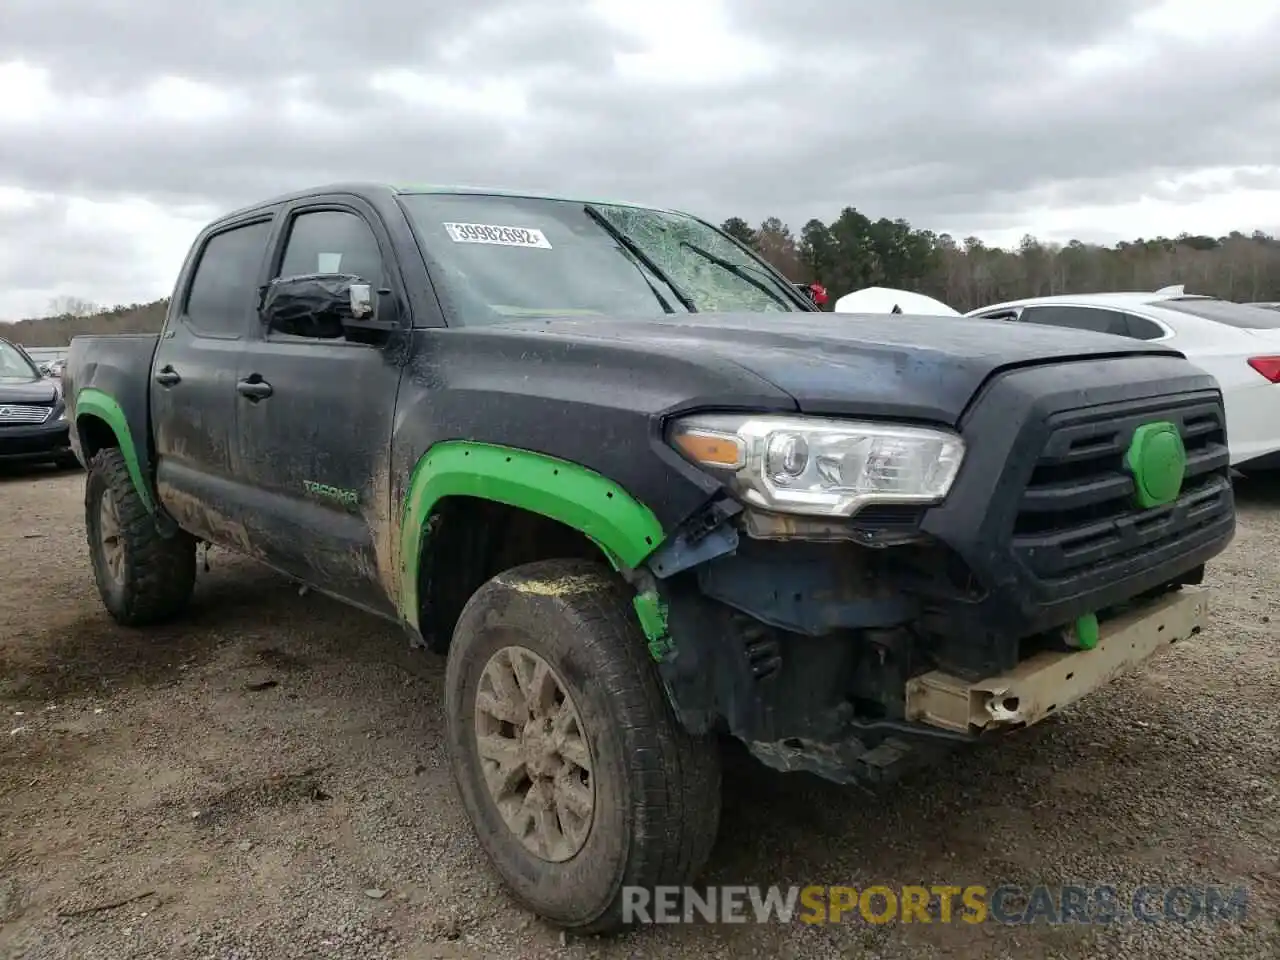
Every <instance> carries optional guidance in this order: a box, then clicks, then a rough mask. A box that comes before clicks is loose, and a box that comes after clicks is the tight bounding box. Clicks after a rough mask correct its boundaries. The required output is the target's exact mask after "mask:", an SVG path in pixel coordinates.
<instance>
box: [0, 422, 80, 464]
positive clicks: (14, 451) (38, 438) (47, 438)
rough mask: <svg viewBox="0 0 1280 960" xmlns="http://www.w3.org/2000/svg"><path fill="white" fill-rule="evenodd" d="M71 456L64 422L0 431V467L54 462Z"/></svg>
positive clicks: (16, 427)
mask: <svg viewBox="0 0 1280 960" xmlns="http://www.w3.org/2000/svg"><path fill="white" fill-rule="evenodd" d="M70 454H71V436H70V428H69V426H68V423H67V421H66V420H54V421H50V422H47V423H40V424H32V425H30V426H12V427H8V426H6V427H0V463H26V462H38V461H44V460H56V459H58V458H59V457H64V456H69V455H70Z"/></svg>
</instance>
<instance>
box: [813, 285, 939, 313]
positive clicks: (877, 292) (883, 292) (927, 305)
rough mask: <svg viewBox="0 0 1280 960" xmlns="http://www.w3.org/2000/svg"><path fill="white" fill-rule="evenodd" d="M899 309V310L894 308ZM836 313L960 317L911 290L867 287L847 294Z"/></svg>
mask: <svg viewBox="0 0 1280 960" xmlns="http://www.w3.org/2000/svg"><path fill="white" fill-rule="evenodd" d="M895 307H897V310H895V309H894V308H895ZM835 312H836V313H911V314H916V315H921V314H923V315H925V316H931V317H958V316H960V315H961V314H960V311H959V310H953V309H952V308H951V307H948V306H947V305H946V304H945V303H943V302H942V301H941V300H935V299H933V297H926V296H925V295H924V294H923V293H912V292H911V291H910V290H894V289H892V288H891V287H865V288H863V289H862V290H855V291H853V293H846V294H845V295H844V296H843V297H841V298H840V299H839V300H837V301H836V305H835Z"/></svg>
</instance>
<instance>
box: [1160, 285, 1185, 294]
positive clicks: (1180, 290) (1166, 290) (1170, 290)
mask: <svg viewBox="0 0 1280 960" xmlns="http://www.w3.org/2000/svg"><path fill="white" fill-rule="evenodd" d="M1156 293H1157V294H1162V295H1165V296H1170V297H1182V296H1186V293H1187V288H1186V285H1185V284H1181V283H1178V284H1174V285H1173V286H1172V287H1161V288H1160V289H1159V290H1157V291H1156Z"/></svg>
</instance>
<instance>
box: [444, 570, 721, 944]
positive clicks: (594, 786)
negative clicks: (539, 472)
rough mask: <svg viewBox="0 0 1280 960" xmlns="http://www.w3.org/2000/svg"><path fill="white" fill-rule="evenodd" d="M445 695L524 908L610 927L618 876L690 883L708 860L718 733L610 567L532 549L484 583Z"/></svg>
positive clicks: (469, 798)
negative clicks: (699, 732) (673, 684)
mask: <svg viewBox="0 0 1280 960" xmlns="http://www.w3.org/2000/svg"><path fill="white" fill-rule="evenodd" d="M445 706H446V711H447V720H448V745H449V759H450V764H451V767H452V770H453V777H454V780H455V782H456V783H457V786H458V790H459V793H460V794H461V797H462V802H463V806H464V807H465V809H466V812H467V815H468V816H469V817H470V819H471V823H472V826H473V828H474V829H475V832H476V835H477V837H478V839H479V841H480V845H481V846H482V847H483V848H484V850H485V853H486V854H487V855H488V857H489V859H490V861H491V862H492V864H493V865H494V868H495V869H496V870H497V872H498V874H499V876H500V877H501V878H502V880H503V881H504V883H505V884H506V886H507V887H508V888H509V889H510V891H511V892H512V894H513V895H514V897H515V898H516V899H517V900H518V901H519V902H520V903H521V904H522V905H523V906H525V907H527V908H528V909H529V910H532V911H533V912H534V913H537V914H538V915H540V916H541V917H543V918H545V919H546V920H549V921H550V922H552V923H554V924H556V925H558V926H560V927H564V928H567V929H572V930H576V931H579V932H584V933H607V932H611V931H614V930H616V929H618V928H619V927H621V926H623V924H624V922H625V920H626V919H627V918H626V917H624V915H623V887H624V886H642V887H646V888H652V887H654V886H658V885H683V884H686V883H691V882H692V881H693V880H694V879H695V878H696V876H697V874H698V873H699V872H700V871H701V869H702V867H703V866H704V865H705V863H706V860H707V858H708V856H709V855H710V853H711V847H712V845H713V844H714V843H715V837H716V831H717V829H718V827H719V821H720V754H719V748H718V743H717V742H716V740H715V739H714V738H713V737H693V736H690V735H689V734H687V733H686V732H685V731H684V730H683V729H682V728H681V727H680V725H679V723H678V721H677V720H676V717H675V715H674V714H673V712H672V710H671V707H670V705H669V704H668V702H667V699H666V697H665V695H664V693H663V689H662V686H661V683H660V681H659V679H658V674H657V670H656V667H655V665H654V663H653V661H652V660H651V659H650V657H649V653H648V649H647V647H646V644H645V638H644V635H643V633H642V632H641V630H640V627H639V624H638V622H637V619H636V614H635V611H634V608H633V607H632V605H631V603H630V600H629V595H628V593H627V591H626V588H625V586H624V585H623V584H622V583H621V582H620V581H619V580H618V578H617V577H616V576H615V575H614V574H613V573H612V571H610V570H608V568H606V567H603V566H601V565H599V564H595V563H591V562H589V561H583V560H551V561H541V562H538V563H531V564H526V565H524V566H520V567H516V568H514V569H512V570H508V571H506V572H505V573H502V574H500V575H498V576H497V577H495V578H493V579H492V580H490V581H489V582H488V583H486V584H485V585H484V586H482V587H481V588H480V589H479V590H478V591H477V592H476V593H475V595H474V596H472V598H471V599H470V601H468V603H467V605H466V607H465V608H464V609H463V611H462V615H461V617H460V619H459V621H458V624H457V627H456V628H455V630H454V634H453V642H452V644H451V645H450V648H449V661H448V667H447V670H446V672H445ZM588 801H589V803H588ZM588 806H589V810H588V809H587V808H588Z"/></svg>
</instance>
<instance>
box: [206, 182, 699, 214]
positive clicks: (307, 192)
mask: <svg viewBox="0 0 1280 960" xmlns="http://www.w3.org/2000/svg"><path fill="white" fill-rule="evenodd" d="M336 193H348V194H353V195H354V196H357V197H365V198H373V197H377V196H378V195H381V196H382V197H385V198H390V197H395V196H413V195H416V194H466V195H473V196H490V197H520V198H525V199H529V200H557V201H565V202H570V203H598V204H605V205H607V206H613V207H633V208H635V209H638V210H658V211H660V212H662V213H677V214H678V213H680V211H678V210H667V209H665V208H663V207H656V206H653V205H652V204H645V203H633V202H630V201H626V200H589V199H587V198H584V197H564V196H556V195H554V194H548V193H538V192H537V191H532V190H507V189H501V188H497V187H464V186H445V185H437V184H422V185H418V184H413V185H397V184H390V183H376V182H373V181H344V182H341V183H326V184H318V185H316V186H312V187H306V188H304V189H300V190H294V191H291V192H290V193H285V194H280V195H278V196H274V197H270V198H268V199H266V200H260V201H258V202H257V203H253V204H250V205H248V206H245V207H240V208H239V209H236V210H232V211H230V212H228V213H224V214H223V215H222V216H220V217H218V218H217V219H216V220H215V221H214V223H221V222H223V221H225V220H232V219H235V218H237V217H241V216H244V215H245V214H249V213H254V212H257V211H262V210H266V209H269V208H271V207H275V206H278V205H280V204H282V203H289V202H290V201H293V200H305V199H306V198H307V197H314V196H317V195H319V194H336Z"/></svg>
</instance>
